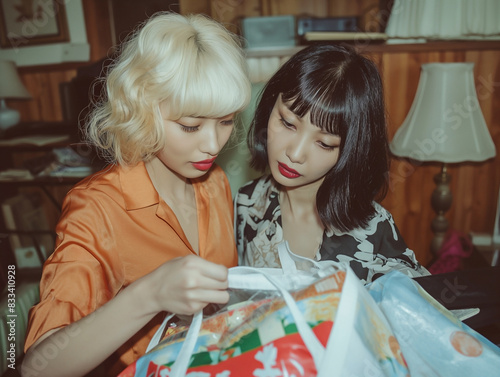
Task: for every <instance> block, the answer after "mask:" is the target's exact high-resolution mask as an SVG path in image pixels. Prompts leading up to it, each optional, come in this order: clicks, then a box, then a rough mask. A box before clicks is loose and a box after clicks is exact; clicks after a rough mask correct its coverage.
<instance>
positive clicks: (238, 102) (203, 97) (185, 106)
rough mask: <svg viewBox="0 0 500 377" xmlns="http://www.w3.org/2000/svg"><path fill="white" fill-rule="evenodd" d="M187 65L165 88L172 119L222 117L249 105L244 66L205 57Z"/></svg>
mask: <svg viewBox="0 0 500 377" xmlns="http://www.w3.org/2000/svg"><path fill="white" fill-rule="evenodd" d="M187 63H188V64H184V65H183V66H180V67H179V72H178V74H177V75H176V76H175V77H173V78H172V79H171V80H169V82H168V83H166V86H165V89H166V91H167V93H169V94H170V96H168V97H166V98H165V99H164V100H166V101H167V103H168V109H169V110H168V112H169V117H171V119H179V118H181V117H184V116H191V117H204V118H220V117H223V116H226V115H228V114H231V113H235V112H239V111H241V110H243V109H244V108H245V107H246V106H247V105H248V103H249V102H250V90H251V89H250V82H249V81H248V80H247V79H246V72H243V71H242V70H241V67H231V66H229V67H228V64H226V63H224V62H220V61H217V60H215V61H214V59H213V58H212V57H210V56H203V55H201V56H197V57H196V60H195V61H191V62H187Z"/></svg>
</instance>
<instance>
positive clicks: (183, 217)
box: [22, 13, 250, 377]
mask: <svg viewBox="0 0 500 377" xmlns="http://www.w3.org/2000/svg"><path fill="white" fill-rule="evenodd" d="M106 93H107V95H106V99H104V100H103V101H102V102H101V103H100V104H98V105H97V106H96V108H95V109H94V111H93V113H92V116H91V119H90V121H89V125H88V129H87V136H88V139H89V141H90V142H91V144H93V145H94V146H96V147H97V149H98V150H99V151H100V152H101V153H102V154H103V155H104V156H106V157H107V158H108V159H109V162H110V164H109V165H108V167H107V168H105V169H104V170H102V171H100V172H98V173H96V174H94V175H92V176H90V177H88V178H86V179H85V180H83V181H82V182H80V183H79V184H77V185H76V186H75V187H74V188H73V189H72V190H71V191H70V192H69V193H68V195H67V197H66V198H65V201H64V204H63V211H62V216H61V218H60V220H59V223H58V225H57V229H56V231H57V236H58V239H57V245H56V249H55V251H54V253H53V254H52V256H51V257H50V258H49V259H48V261H47V262H46V264H45V266H44V271H43V276H42V279H41V283H40V292H41V300H40V303H39V304H38V305H36V306H35V307H34V308H33V309H32V310H31V312H30V317H29V329H28V335H27V339H26V346H25V348H26V351H27V352H26V356H25V358H24V361H23V365H22V374H23V376H31V375H35V374H36V375H37V376H51V377H54V376H72V377H75V376H82V375H85V374H86V373H88V372H90V371H91V370H93V369H94V368H95V367H97V366H99V365H101V370H102V365H107V367H106V368H107V370H106V372H105V373H106V374H107V375H116V374H117V373H119V372H120V371H121V370H122V369H123V368H124V367H125V366H126V365H127V364H129V363H131V362H133V361H135V360H136V359H137V358H138V357H139V356H141V355H142V354H143V353H144V352H145V349H146V347H147V344H148V342H149V340H150V338H151V336H152V334H154V331H155V330H156V328H157V327H158V324H159V323H160V322H161V321H162V319H163V318H164V316H165V313H166V312H173V313H178V314H187V315H189V314H193V313H194V312H196V311H198V310H200V309H201V308H203V307H205V306H206V305H207V304H209V303H217V304H221V303H225V302H227V300H228V298H229V296H228V293H227V291H226V288H227V268H228V267H231V266H235V265H236V264H237V253H236V247H235V241H234V238H233V236H232V234H233V231H232V229H233V228H232V224H233V223H232V221H233V219H232V199H231V192H230V187H229V183H228V181H227V178H226V176H225V174H224V172H223V171H222V169H221V168H220V167H218V166H216V165H214V160H215V158H216V157H217V155H218V153H219V152H220V151H221V149H222V147H223V146H224V145H225V143H226V142H227V141H228V138H229V137H230V135H231V133H232V130H233V123H234V116H235V113H237V112H238V111H240V110H242V109H243V108H244V107H245V106H246V104H247V103H248V101H249V96H250V84H249V81H248V78H247V75H246V70H245V64H244V58H243V55H242V51H241V49H240V47H239V43H238V40H237V38H236V37H235V36H234V35H232V34H230V33H229V32H228V31H227V30H226V29H225V28H224V27H222V26H221V25H219V24H218V23H216V22H214V21H212V20H210V19H208V18H206V17H203V16H200V15H195V16H188V17H184V16H180V15H176V14H171V13H162V14H158V15H155V16H154V17H152V18H151V19H149V20H148V21H147V22H146V23H145V24H144V25H143V26H142V27H141V28H140V29H139V30H138V31H137V32H136V33H135V34H134V35H133V36H132V37H131V38H130V39H129V41H128V42H127V43H126V44H125V46H124V48H123V50H122V53H121V55H120V57H119V58H118V59H117V61H116V62H115V63H114V65H113V66H112V68H111V70H110V72H109V75H108V77H107V81H106ZM104 361H106V363H105V364H102V363H103V362H104ZM108 366H109V367H108ZM102 373H103V372H99V375H102Z"/></svg>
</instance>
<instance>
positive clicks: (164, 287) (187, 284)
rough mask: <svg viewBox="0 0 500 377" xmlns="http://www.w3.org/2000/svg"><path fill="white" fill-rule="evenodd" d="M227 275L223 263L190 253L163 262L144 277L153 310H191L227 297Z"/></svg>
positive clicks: (179, 312)
mask: <svg viewBox="0 0 500 377" xmlns="http://www.w3.org/2000/svg"><path fill="white" fill-rule="evenodd" d="M227 277H228V269H227V268H226V267H225V266H222V265H218V264H216V263H212V262H209V261H206V260H204V259H203V258H200V257H198V256H194V255H192V256H187V257H183V258H176V259H172V260H171V261H169V262H167V263H164V264H163V265H162V266H160V267H159V268H158V269H156V270H155V271H153V272H152V273H151V274H150V275H149V276H146V277H145V279H146V281H147V286H149V288H148V289H149V290H150V291H149V293H150V295H149V297H151V300H153V301H154V303H152V304H153V306H154V307H156V308H157V309H156V310H158V311H161V310H165V311H169V312H173V313H177V314H193V313H195V312H196V311H198V310H201V309H203V308H204V307H205V306H206V305H207V304H209V303H214V304H225V303H227V302H228V301H229V293H228V292H227V288H228V280H227Z"/></svg>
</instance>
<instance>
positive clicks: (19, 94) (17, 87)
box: [0, 60, 31, 130]
mask: <svg viewBox="0 0 500 377" xmlns="http://www.w3.org/2000/svg"><path fill="white" fill-rule="evenodd" d="M6 98H31V95H30V93H29V92H28V91H27V90H26V88H25V87H24V85H23V83H22V82H21V79H20V78H19V75H18V74H17V69H16V64H15V63H14V62H13V61H10V60H0V129H1V130H6V129H7V128H9V127H12V126H15V125H16V124H17V123H19V119H20V115H19V111H17V110H14V109H9V108H8V107H7V104H6V103H5V99H6Z"/></svg>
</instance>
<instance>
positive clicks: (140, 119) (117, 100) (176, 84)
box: [86, 13, 250, 165]
mask: <svg viewBox="0 0 500 377" xmlns="http://www.w3.org/2000/svg"><path fill="white" fill-rule="evenodd" d="M240 45H241V44H240V41H239V39H238V37H237V36H236V35H234V34H232V33H231V32H229V31H228V30H227V29H226V28H224V27H223V26H222V25H221V24H219V23H217V22H216V21H214V20H211V19H209V18H208V17H205V16H202V15H189V16H181V15H179V14H175V13H159V14H155V15H154V16H153V17H151V18H150V19H149V20H148V21H146V22H145V23H144V24H143V25H142V27H141V28H139V29H138V30H137V31H136V32H135V33H134V34H133V35H132V36H131V37H130V38H129V39H128V40H127V41H126V42H125V43H124V45H123V48H122V51H121V54H120V56H119V57H118V59H117V60H116V61H115V63H114V64H113V65H112V67H111V68H110V71H109V74H108V77H107V79H106V87H105V88H106V93H105V97H104V99H102V100H101V102H100V103H97V104H96V105H95V107H94V110H93V112H92V113H91V115H90V117H89V121H88V125H87V130H86V138H87V141H88V142H89V143H90V144H91V145H94V146H95V147H97V149H98V150H99V152H100V153H101V154H103V156H104V157H106V158H107V160H108V161H109V162H113V163H119V164H124V165H135V164H137V163H138V162H140V161H147V160H149V159H151V158H152V157H154V156H155V155H156V154H157V153H158V152H159V151H160V150H161V149H162V148H163V144H164V129H163V118H162V114H161V112H160V104H161V103H163V102H164V103H165V105H166V106H165V108H166V109H168V110H167V112H168V119H170V120H177V119H179V118H181V117H184V116H190V117H203V118H219V117H223V116H226V115H228V114H231V113H234V112H238V111H241V110H243V108H244V107H245V106H246V105H247V104H248V102H249V100H250V82H249V80H248V74H247V69H246V62H245V58H244V55H243V51H242V49H241V47H240Z"/></svg>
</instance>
